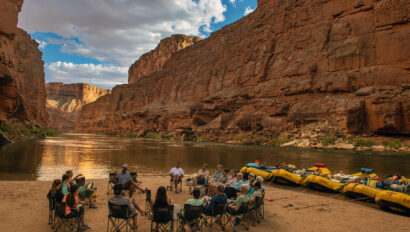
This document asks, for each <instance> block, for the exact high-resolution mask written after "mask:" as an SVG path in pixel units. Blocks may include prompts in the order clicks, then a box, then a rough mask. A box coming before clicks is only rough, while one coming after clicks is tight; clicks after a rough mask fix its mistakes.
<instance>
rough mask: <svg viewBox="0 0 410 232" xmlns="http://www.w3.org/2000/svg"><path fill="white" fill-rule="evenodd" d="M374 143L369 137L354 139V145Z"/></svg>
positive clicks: (360, 145) (361, 145)
mask: <svg viewBox="0 0 410 232" xmlns="http://www.w3.org/2000/svg"><path fill="white" fill-rule="evenodd" d="M375 144H376V142H375V141H373V140H371V139H364V138H358V139H356V140H355V141H354V145H355V146H356V147H370V146H373V145H375Z"/></svg>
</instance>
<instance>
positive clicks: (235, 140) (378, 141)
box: [117, 122, 410, 153]
mask: <svg viewBox="0 0 410 232" xmlns="http://www.w3.org/2000/svg"><path fill="white" fill-rule="evenodd" d="M117 136H119V137H127V138H144V139H155V140H190V141H196V142H220V143H229V144H249V145H251V144H255V145H263V146H273V147H298V148H314V149H345V150H358V151H364V150H372V151H380V152H382V151H394V152H406V153H408V152H410V148H409V141H408V138H405V137H402V138H394V137H382V136H374V135H366V134H361V135H354V134H348V133H346V132H344V131H343V130H342V129H340V128H337V127H333V126H330V125H329V124H328V123H326V122H316V123H311V124H309V125H307V126H304V127H302V128H298V129H294V130H292V131H287V132H282V133H280V134H278V135H276V136H264V135H263V134H262V133H260V134H245V133H243V134H237V135H234V136H230V137H229V136H228V137H208V136H206V135H203V134H194V135H192V136H187V137H186V138H188V139H182V138H181V136H180V135H178V134H174V133H168V132H152V131H149V132H146V133H145V134H138V133H120V134H118V135H117Z"/></svg>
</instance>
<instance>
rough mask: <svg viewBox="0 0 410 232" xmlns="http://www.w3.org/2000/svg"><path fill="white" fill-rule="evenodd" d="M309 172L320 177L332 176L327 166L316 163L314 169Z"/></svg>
mask: <svg viewBox="0 0 410 232" xmlns="http://www.w3.org/2000/svg"><path fill="white" fill-rule="evenodd" d="M308 170H309V171H312V172H315V174H317V175H320V176H326V175H331V174H332V172H331V171H330V170H329V169H327V167H326V164H321V163H315V166H314V167H311V168H309V169H308Z"/></svg>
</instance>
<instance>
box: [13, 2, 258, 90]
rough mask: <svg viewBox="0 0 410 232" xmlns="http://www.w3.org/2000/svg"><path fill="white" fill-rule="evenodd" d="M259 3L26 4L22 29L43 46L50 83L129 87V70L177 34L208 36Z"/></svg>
mask: <svg viewBox="0 0 410 232" xmlns="http://www.w3.org/2000/svg"><path fill="white" fill-rule="evenodd" d="M256 5H257V0H69V1H68V0H27V1H24V4H23V9H22V12H21V13H20V15H19V27H21V28H23V29H24V30H26V31H27V32H28V33H29V34H30V35H31V37H32V38H33V39H35V40H36V41H37V42H38V43H39V49H40V50H41V51H42V52H43V60H44V62H45V66H44V71H45V75H46V82H47V83H48V82H56V81H57V82H65V83H79V82H84V83H89V84H92V85H95V86H98V87H102V88H107V89H110V88H112V87H114V86H115V85H118V84H124V83H127V80H128V68H129V66H130V65H131V64H132V63H134V62H135V61H136V60H137V59H138V58H139V57H140V56H141V55H142V54H144V53H146V52H148V51H150V50H152V49H154V48H155V47H156V46H157V44H158V43H159V41H160V40H161V39H163V38H166V37H169V36H171V35H173V34H185V35H191V36H200V37H202V38H206V37H208V36H209V35H210V34H211V33H212V32H215V31H217V30H219V29H220V28H221V27H223V26H226V25H228V24H231V23H233V22H235V21H237V20H238V19H240V18H242V17H244V16H246V15H247V14H249V13H251V12H252V11H253V10H254V9H255V8H256Z"/></svg>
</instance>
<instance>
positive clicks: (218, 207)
mask: <svg viewBox="0 0 410 232" xmlns="http://www.w3.org/2000/svg"><path fill="white" fill-rule="evenodd" d="M225 215H226V203H222V204H221V203H215V204H214V205H213V207H212V210H211V212H210V213H204V214H202V218H203V224H204V225H205V226H206V227H208V228H209V230H210V231H211V232H212V228H213V226H214V225H216V224H218V225H219V226H220V227H221V229H222V230H225V226H226V225H227V223H226V220H225Z"/></svg>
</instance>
